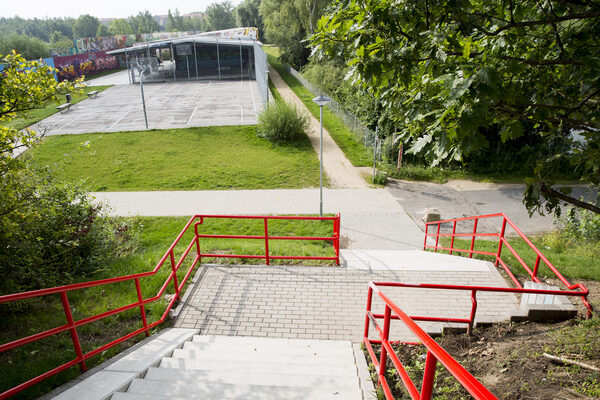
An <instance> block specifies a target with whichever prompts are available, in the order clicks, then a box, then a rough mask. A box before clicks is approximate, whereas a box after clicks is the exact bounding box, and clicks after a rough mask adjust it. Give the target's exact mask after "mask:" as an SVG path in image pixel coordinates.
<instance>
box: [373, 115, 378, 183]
mask: <svg viewBox="0 0 600 400" xmlns="http://www.w3.org/2000/svg"><path fill="white" fill-rule="evenodd" d="M377 128H378V127H377V126H376V127H375V145H374V146H373V179H372V181H373V182H375V166H376V165H377Z"/></svg>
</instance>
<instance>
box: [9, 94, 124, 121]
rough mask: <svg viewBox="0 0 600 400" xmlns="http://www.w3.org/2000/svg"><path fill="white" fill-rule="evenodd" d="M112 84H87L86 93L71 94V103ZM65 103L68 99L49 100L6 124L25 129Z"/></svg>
mask: <svg viewBox="0 0 600 400" xmlns="http://www.w3.org/2000/svg"><path fill="white" fill-rule="evenodd" d="M112 86H113V85H102V86H87V87H86V88H85V89H84V93H81V94H73V95H71V96H72V97H71V104H76V103H79V102H80V101H83V100H85V99H87V98H88V96H87V94H86V93H89V92H92V91H94V90H97V91H98V92H102V91H104V90H106V89H108V88H109V87H112ZM64 103H66V100H64V101H63V100H61V101H58V102H48V103H47V104H45V105H44V106H43V107H41V108H36V109H34V110H31V111H28V112H26V113H22V114H21V115H18V116H17V118H15V119H13V120H12V121H10V122H9V123H8V124H6V126H9V127H11V128H15V129H19V130H21V129H25V128H27V127H28V126H31V125H33V124H35V123H38V122H40V121H41V120H43V119H46V118H48V117H49V116H51V115H54V114H56V113H57V112H58V110H57V109H56V106H59V105H61V104H64Z"/></svg>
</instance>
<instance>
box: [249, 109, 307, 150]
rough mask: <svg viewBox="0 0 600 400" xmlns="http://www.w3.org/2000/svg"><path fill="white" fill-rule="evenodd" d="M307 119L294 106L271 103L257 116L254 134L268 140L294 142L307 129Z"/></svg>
mask: <svg viewBox="0 0 600 400" xmlns="http://www.w3.org/2000/svg"><path fill="white" fill-rule="evenodd" d="M308 126H309V125H308V117H307V116H306V115H304V114H302V112H301V111H300V110H298V108H297V107H296V105H294V104H291V103H288V102H286V101H283V100H276V101H272V102H270V103H269V105H267V107H266V108H265V109H264V110H263V111H262V112H261V113H260V115H259V116H258V125H257V127H256V134H257V135H258V136H260V137H264V138H267V139H270V140H274V141H278V140H295V139H299V138H300V137H302V135H304V133H305V131H306V130H307V129H308Z"/></svg>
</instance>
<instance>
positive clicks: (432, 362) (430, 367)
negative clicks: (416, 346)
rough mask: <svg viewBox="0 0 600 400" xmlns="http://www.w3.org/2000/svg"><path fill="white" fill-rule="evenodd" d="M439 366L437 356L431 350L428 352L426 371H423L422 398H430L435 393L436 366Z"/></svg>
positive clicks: (425, 399)
mask: <svg viewBox="0 0 600 400" xmlns="http://www.w3.org/2000/svg"><path fill="white" fill-rule="evenodd" d="M436 366H437V358H435V356H434V355H433V353H432V352H431V351H428V352H427V358H426V359H425V371H424V373H423V385H422V386H421V399H422V400H430V399H431V395H432V394H433V381H434V379H435V368H436Z"/></svg>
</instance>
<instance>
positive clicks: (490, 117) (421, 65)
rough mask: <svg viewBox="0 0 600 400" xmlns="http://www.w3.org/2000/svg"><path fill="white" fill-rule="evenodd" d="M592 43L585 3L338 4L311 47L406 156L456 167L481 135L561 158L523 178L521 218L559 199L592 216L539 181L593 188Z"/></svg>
mask: <svg viewBox="0 0 600 400" xmlns="http://www.w3.org/2000/svg"><path fill="white" fill-rule="evenodd" d="M599 38H600V3H598V2H595V1H586V0H561V1H558V0H544V1H537V0H521V1H515V0H503V1H498V0H447V1H431V0H429V1H428V0H425V1H423V0H338V1H336V2H335V3H334V4H333V5H332V7H331V8H330V9H329V13H328V15H326V16H324V17H323V18H322V19H321V20H320V21H319V26H318V29H317V32H316V33H315V35H314V36H313V38H312V44H313V45H314V46H315V47H316V50H317V54H319V53H320V54H323V53H324V54H328V55H329V56H335V57H342V58H343V59H346V60H348V63H349V65H350V66H351V68H352V76H353V77H354V79H355V81H356V82H357V83H358V84H360V85H362V86H363V87H364V88H366V89H369V90H372V91H373V92H374V93H376V94H377V95H378V96H380V97H381V99H382V100H383V101H384V104H385V106H386V107H387V108H388V109H389V110H390V112H391V115H392V116H393V118H394V120H395V122H396V124H397V125H398V127H399V128H401V130H402V133H403V138H404V140H405V141H410V142H411V150H412V151H413V152H425V153H426V154H427V156H428V157H429V159H430V160H431V161H432V162H433V163H437V162H440V161H441V160H462V159H463V157H465V156H468V155H470V154H474V153H477V152H479V151H481V150H482V149H485V148H486V146H487V145H488V140H487V139H486V134H487V135H489V133H490V132H493V133H494V134H496V135H499V136H500V137H501V139H502V140H503V141H508V140H511V139H514V138H518V137H520V136H522V135H523V134H524V133H525V132H527V133H533V134H536V135H539V136H540V137H542V138H544V140H546V141H547V143H548V147H549V148H550V147H554V148H556V149H560V150H555V151H553V152H551V154H549V155H548V157H545V158H544V159H540V160H539V163H538V167H537V168H536V170H535V171H532V174H531V177H532V180H531V181H530V182H529V187H528V190H527V192H526V197H525V201H526V205H527V206H528V207H529V209H530V211H533V210H538V211H543V210H544V208H545V210H546V211H557V212H560V211H559V210H560V209H559V208H558V207H557V204H558V200H559V199H560V200H564V201H568V202H571V203H574V204H577V205H579V206H583V207H585V208H588V209H592V210H594V211H595V212H600V209H599V208H597V207H595V206H594V205H591V204H584V203H578V202H577V199H573V198H571V197H569V196H567V194H568V193H569V189H568V188H562V189H561V190H556V189H554V188H552V187H551V183H552V182H551V180H549V178H548V175H547V172H548V171H550V170H551V168H552V167H553V165H556V163H557V162H562V164H561V165H565V160H566V161H568V162H569V163H570V165H571V166H572V168H574V169H575V170H576V171H577V172H578V173H579V175H580V176H581V177H582V181H584V182H586V183H591V184H594V185H598V184H600V115H599V99H600V41H599ZM573 134H578V136H580V138H579V140H578V141H575V140H574V139H573ZM556 141H561V143H566V144H567V145H566V146H551V144H552V143H554V142H556Z"/></svg>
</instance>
